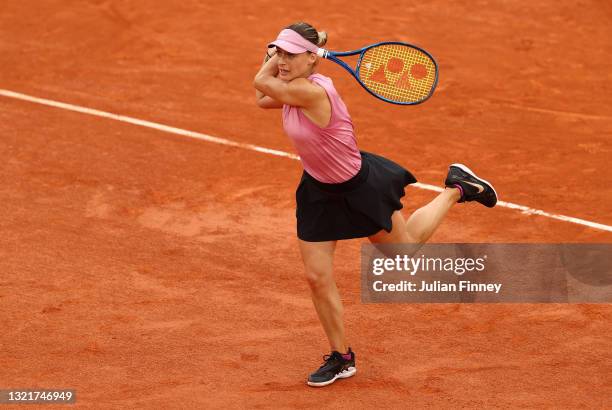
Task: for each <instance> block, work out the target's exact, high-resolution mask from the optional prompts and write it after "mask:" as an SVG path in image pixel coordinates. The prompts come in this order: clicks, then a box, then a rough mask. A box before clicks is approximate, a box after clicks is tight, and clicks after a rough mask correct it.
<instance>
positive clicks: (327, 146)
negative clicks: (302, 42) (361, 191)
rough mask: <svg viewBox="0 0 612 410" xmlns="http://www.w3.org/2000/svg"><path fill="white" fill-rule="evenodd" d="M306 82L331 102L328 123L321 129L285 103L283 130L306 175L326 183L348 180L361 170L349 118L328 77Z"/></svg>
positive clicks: (317, 75) (322, 76)
mask: <svg viewBox="0 0 612 410" xmlns="http://www.w3.org/2000/svg"><path fill="white" fill-rule="evenodd" d="M308 79H309V80H310V81H312V82H313V83H315V84H317V85H320V86H321V87H323V88H324V89H325V91H326V92H327V96H328V97H329V101H330V103H331V119H330V121H329V124H328V125H327V127H325V128H321V127H319V126H318V125H316V124H315V123H313V122H312V121H311V120H310V119H308V117H306V115H304V113H303V112H302V111H301V109H300V108H299V107H294V106H291V105H287V104H285V105H284V106H283V127H284V128H285V132H286V133H287V135H288V136H289V138H291V140H292V141H293V145H294V146H295V148H296V150H297V152H298V154H299V155H300V159H301V161H302V165H303V166H304V169H305V170H306V172H308V173H309V174H310V175H311V176H313V177H314V178H315V179H316V180H318V181H321V182H324V183H328V184H337V183H340V182H344V181H347V180H349V179H351V178H352V177H353V176H355V175H356V174H357V172H359V169H360V168H361V154H360V153H359V149H358V148H357V141H356V139H355V133H354V131H353V122H352V121H351V116H350V115H349V113H348V110H347V109H346V105H345V104H344V102H343V101H342V99H341V98H340V95H338V92H337V91H336V88H335V87H334V84H333V83H332V80H331V78H329V77H325V76H324V75H321V74H312V75H310V76H309V77H308Z"/></svg>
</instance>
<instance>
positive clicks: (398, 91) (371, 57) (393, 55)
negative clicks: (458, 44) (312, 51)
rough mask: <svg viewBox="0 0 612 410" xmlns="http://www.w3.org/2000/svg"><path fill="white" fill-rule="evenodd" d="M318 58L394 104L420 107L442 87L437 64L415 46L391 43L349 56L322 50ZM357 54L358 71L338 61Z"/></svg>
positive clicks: (343, 53)
mask: <svg viewBox="0 0 612 410" xmlns="http://www.w3.org/2000/svg"><path fill="white" fill-rule="evenodd" d="M317 54H318V55H319V56H320V57H323V58H326V59H328V60H331V61H333V62H335V63H337V64H340V65H341V66H342V67H344V69H345V70H346V71H348V72H349V73H351V75H352V76H353V77H355V79H356V80H357V82H359V84H361V86H362V87H363V88H364V89H365V90H366V91H367V92H369V93H370V94H372V95H373V96H374V97H376V98H380V99H381V100H383V101H386V102H390V103H393V104H402V105H414V104H420V103H422V102H423V101H425V100H427V99H428V98H429V97H431V95H432V94H433V92H434V89H435V88H436V85H437V84H438V64H437V63H436V60H434V58H433V57H432V56H431V54H429V53H428V52H427V51H425V50H423V49H421V48H419V47H417V46H414V45H412V44H407V43H401V42H395V41H388V42H382V43H376V44H372V45H369V46H366V47H364V48H361V49H359V50H353V51H346V52H336V51H329V50H325V49H323V48H320V49H319V50H318V52H317ZM356 54H359V58H358V60H357V67H356V68H355V69H354V70H353V69H352V68H351V67H350V66H349V65H348V64H346V63H345V62H344V61H342V60H340V59H339V58H338V57H346V56H353V55H356Z"/></svg>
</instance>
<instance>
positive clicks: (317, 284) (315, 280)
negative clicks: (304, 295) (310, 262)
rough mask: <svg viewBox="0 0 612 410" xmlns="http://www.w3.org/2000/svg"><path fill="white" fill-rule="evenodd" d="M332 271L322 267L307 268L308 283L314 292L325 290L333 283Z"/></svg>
mask: <svg viewBox="0 0 612 410" xmlns="http://www.w3.org/2000/svg"><path fill="white" fill-rule="evenodd" d="M331 280H332V270H331V268H325V267H322V266H306V281H307V282H308V286H310V289H311V290H312V291H313V292H318V291H321V290H325V289H326V288H327V287H328V286H329V285H330V283H331Z"/></svg>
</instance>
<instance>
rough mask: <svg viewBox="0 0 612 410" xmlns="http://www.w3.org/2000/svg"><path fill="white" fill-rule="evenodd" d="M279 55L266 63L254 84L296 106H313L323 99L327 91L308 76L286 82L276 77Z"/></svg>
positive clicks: (258, 88)
mask: <svg viewBox="0 0 612 410" xmlns="http://www.w3.org/2000/svg"><path fill="white" fill-rule="evenodd" d="M277 59H278V56H277V55H274V57H272V58H271V59H269V60H268V62H267V63H265V64H264V65H263V66H262V67H261V69H260V70H259V72H258V73H257V75H256V76H255V80H254V81H253V86H254V87H255V88H256V89H257V90H259V91H261V92H262V93H263V94H265V95H267V96H269V97H271V98H273V99H274V100H276V101H279V102H281V103H283V104H287V105H291V106H294V107H305V108H308V107H312V106H313V105H315V104H316V103H317V102H318V101H319V100H321V93H322V92H325V91H324V90H323V89H322V88H321V87H318V86H316V85H314V84H312V83H311V82H310V81H308V80H307V79H306V78H296V79H294V80H292V81H289V82H286V81H283V80H281V79H279V78H276V75H277V74H278V60H277Z"/></svg>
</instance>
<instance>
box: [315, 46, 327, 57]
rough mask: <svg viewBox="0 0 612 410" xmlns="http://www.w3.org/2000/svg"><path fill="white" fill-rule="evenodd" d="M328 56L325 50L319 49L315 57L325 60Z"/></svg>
mask: <svg viewBox="0 0 612 410" xmlns="http://www.w3.org/2000/svg"><path fill="white" fill-rule="evenodd" d="M328 54H329V51H327V50H326V49H324V48H319V49H318V50H317V55H318V56H319V57H321V58H327V56H328Z"/></svg>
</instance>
